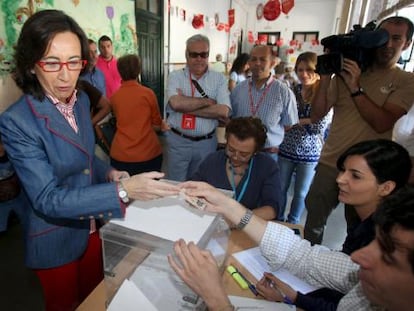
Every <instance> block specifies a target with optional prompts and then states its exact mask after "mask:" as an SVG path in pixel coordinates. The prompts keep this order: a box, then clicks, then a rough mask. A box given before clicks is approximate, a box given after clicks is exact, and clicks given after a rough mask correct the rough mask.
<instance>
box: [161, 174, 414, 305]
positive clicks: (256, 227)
mask: <svg viewBox="0 0 414 311" xmlns="http://www.w3.org/2000/svg"><path fill="white" fill-rule="evenodd" d="M183 187H185V188H186V194H187V195H189V196H196V197H204V198H205V199H206V200H207V202H208V204H207V208H206V211H209V212H215V213H219V214H222V215H223V216H224V217H226V218H228V219H229V220H230V221H232V222H233V223H239V225H241V227H243V230H244V232H245V233H246V234H247V235H248V236H249V237H250V238H251V239H253V240H254V241H255V242H257V243H259V244H260V249H261V252H262V254H263V255H264V256H265V258H266V260H267V261H268V263H269V264H270V266H271V267H272V268H273V269H275V268H277V267H283V268H285V269H288V270H289V271H290V272H292V273H294V274H295V275H297V276H298V277H300V278H303V279H304V280H305V281H307V282H309V283H310V284H312V285H315V286H319V287H329V288H332V289H336V290H338V291H340V292H342V293H343V294H344V297H343V298H342V299H341V300H340V302H339V305H338V308H337V310H340V311H343V310H388V311H411V310H412V309H413V305H412V300H413V299H412V296H413V293H414V213H413V206H414V188H412V187H407V188H402V189H400V190H398V191H397V192H395V193H394V194H392V195H389V196H388V197H386V198H385V199H384V200H383V201H382V202H381V204H380V205H379V207H378V209H377V211H376V212H375V215H374V222H375V225H376V229H377V230H376V237H375V240H374V241H372V242H371V243H370V244H369V245H367V246H366V247H364V248H361V249H359V250H357V251H355V252H354V253H352V255H351V256H348V255H346V254H344V253H342V252H338V251H332V250H329V249H327V248H326V247H323V246H321V245H314V246H311V245H310V242H309V241H307V240H304V239H301V238H300V237H298V236H296V235H295V234H294V233H293V232H292V230H290V228H288V227H286V226H283V225H281V224H277V223H275V222H267V221H264V220H262V219H260V218H259V217H256V216H254V215H251V214H250V213H249V211H248V210H246V209H245V208H244V207H243V206H241V205H240V204H239V203H238V202H235V201H234V200H232V199H231V198H228V197H226V196H225V195H224V194H222V193H221V192H220V191H218V190H217V189H215V188H214V187H212V186H210V185H208V184H205V183H194V182H187V183H185V184H184V185H183ZM246 215H247V216H246ZM174 251H175V254H176V256H177V257H176V258H178V259H179V260H180V263H181V264H178V262H177V261H176V259H174V258H173V257H172V256H171V255H169V256H168V260H169V263H170V265H171V267H172V268H173V269H174V271H175V272H176V273H177V274H178V275H179V276H180V277H181V279H183V281H184V282H185V283H186V284H187V285H188V286H190V287H191V288H192V289H193V290H194V291H195V292H196V293H197V294H199V295H200V296H201V297H202V298H203V300H204V301H205V302H206V304H207V306H208V308H209V310H212V311H214V310H221V311H224V310H226V311H230V310H235V307H234V306H233V305H232V304H231V303H230V301H229V298H228V297H227V294H226V292H225V290H224V285H223V283H222V280H221V275H220V272H219V270H218V268H217V263H216V262H215V260H214V257H213V255H212V254H211V253H210V252H209V251H205V250H200V249H199V248H198V247H197V246H196V245H195V244H194V243H193V242H190V243H188V244H187V243H186V242H185V241H184V240H182V239H181V240H179V241H178V242H176V244H175V246H174ZM272 285H273V287H274V288H275V289H277V288H278V287H277V284H272ZM285 295H286V296H287V294H286V293H285ZM287 298H289V300H290V301H292V302H294V301H295V297H287Z"/></svg>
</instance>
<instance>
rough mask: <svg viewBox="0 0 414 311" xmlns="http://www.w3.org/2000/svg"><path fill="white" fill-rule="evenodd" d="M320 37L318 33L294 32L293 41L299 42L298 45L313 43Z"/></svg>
mask: <svg viewBox="0 0 414 311" xmlns="http://www.w3.org/2000/svg"><path fill="white" fill-rule="evenodd" d="M318 37H319V32H318V31H294V32H293V36H292V39H293V40H297V42H298V43H303V42H313V41H314V40H318Z"/></svg>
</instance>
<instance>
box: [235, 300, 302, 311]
mask: <svg viewBox="0 0 414 311" xmlns="http://www.w3.org/2000/svg"><path fill="white" fill-rule="evenodd" d="M229 299H230V301H231V304H232V305H233V306H235V307H236V310H262V311H292V310H296V306H293V305H288V304H285V303H279V302H274V301H267V300H264V299H255V298H247V297H239V296H229Z"/></svg>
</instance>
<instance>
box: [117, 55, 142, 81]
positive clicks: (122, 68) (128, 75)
mask: <svg viewBox="0 0 414 311" xmlns="http://www.w3.org/2000/svg"><path fill="white" fill-rule="evenodd" d="M117 67H118V71H119V74H120V75H121V78H122V80H123V81H128V80H136V79H137V78H138V76H139V74H140V73H141V62H140V60H139V57H138V55H135V54H127V55H124V56H122V57H120V58H119V59H118V65H117Z"/></svg>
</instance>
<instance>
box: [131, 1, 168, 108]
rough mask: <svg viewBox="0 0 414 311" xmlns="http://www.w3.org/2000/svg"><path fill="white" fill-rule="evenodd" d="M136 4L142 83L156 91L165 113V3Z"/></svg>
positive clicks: (137, 2) (138, 2)
mask: <svg viewBox="0 0 414 311" xmlns="http://www.w3.org/2000/svg"><path fill="white" fill-rule="evenodd" d="M135 3H136V8H135V20H136V32H137V38H138V55H139V57H140V58H141V62H142V73H141V83H142V84H143V85H145V86H146V87H149V88H150V89H152V90H153V91H154V93H155V95H156V96H157V99H158V105H159V107H160V111H163V106H164V103H163V102H164V73H163V59H164V55H163V48H162V47H163V32H162V29H163V21H162V7H163V1H162V0H158V1H154V0H146V1H139V0H137V1H136V2H135Z"/></svg>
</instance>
